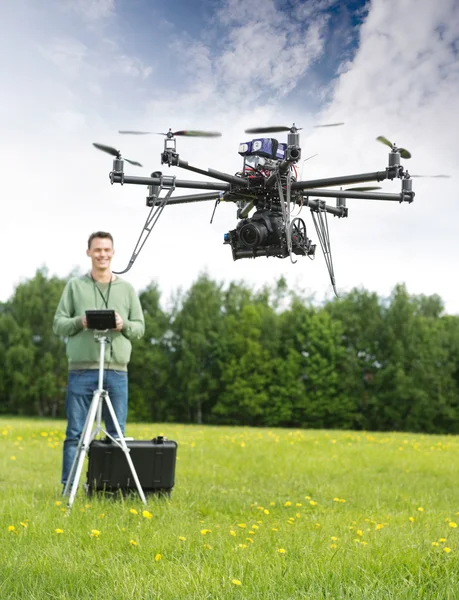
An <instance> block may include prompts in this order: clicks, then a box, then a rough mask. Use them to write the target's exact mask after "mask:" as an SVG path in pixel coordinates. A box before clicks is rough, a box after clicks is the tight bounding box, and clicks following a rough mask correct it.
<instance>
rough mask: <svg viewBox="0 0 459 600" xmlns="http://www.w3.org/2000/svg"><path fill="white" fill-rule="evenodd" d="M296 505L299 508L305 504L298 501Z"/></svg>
mask: <svg viewBox="0 0 459 600" xmlns="http://www.w3.org/2000/svg"><path fill="white" fill-rule="evenodd" d="M295 506H296V507H298V508H299V507H300V506H303V505H302V504H301V502H297V503H296V504H295Z"/></svg>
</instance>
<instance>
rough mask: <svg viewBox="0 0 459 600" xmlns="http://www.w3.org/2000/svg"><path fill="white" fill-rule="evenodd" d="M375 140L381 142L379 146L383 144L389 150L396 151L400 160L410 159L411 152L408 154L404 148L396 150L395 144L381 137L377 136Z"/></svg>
mask: <svg viewBox="0 0 459 600" xmlns="http://www.w3.org/2000/svg"><path fill="white" fill-rule="evenodd" d="M376 140H377V141H378V142H381V144H385V145H386V146H389V148H392V150H394V151H397V152H398V153H399V154H400V156H401V157H402V158H404V159H405V160H408V158H411V152H409V151H408V150H406V149H405V148H397V146H396V145H395V144H392V142H390V141H389V140H388V139H387V138H386V137H384V136H383V135H378V137H377V138H376Z"/></svg>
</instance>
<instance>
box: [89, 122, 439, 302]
mask: <svg viewBox="0 0 459 600" xmlns="http://www.w3.org/2000/svg"><path fill="white" fill-rule="evenodd" d="M340 125H344V123H331V124H326V125H316V126H315V127H335V126H340ZM300 130H301V128H298V127H296V125H295V124H293V125H292V126H291V127H284V126H272V127H271V126H270V127H257V128H253V129H246V130H245V133H246V134H251V135H254V136H257V137H253V138H252V139H251V140H249V141H246V142H242V143H241V144H240V145H239V150H238V153H239V155H240V156H241V157H242V160H243V164H242V168H241V170H240V171H238V172H237V173H235V174H234V175H231V174H228V173H222V172H220V171H217V170H214V169H200V168H197V167H194V166H191V165H190V164H188V162H186V161H184V160H182V159H181V158H180V156H179V154H178V153H177V148H176V143H177V140H176V138H178V137H181V136H188V137H208V138H212V137H220V136H221V133H219V132H217V131H199V130H180V131H175V132H173V131H172V130H171V129H169V131H168V132H167V133H156V132H149V131H119V133H120V134H131V135H147V134H152V133H153V134H157V135H163V136H165V140H164V150H163V152H162V153H161V164H162V165H168V166H169V167H179V168H181V169H185V170H188V171H193V172H194V173H199V174H201V175H205V176H207V177H209V178H212V179H213V180H214V181H187V180H179V179H176V177H175V176H168V175H163V173H162V172H161V171H155V172H153V173H151V176H150V177H137V176H131V175H126V174H125V173H124V162H127V163H129V164H132V165H134V166H140V167H141V166H142V165H141V164H140V163H138V162H137V161H133V160H128V159H126V158H124V159H123V158H122V156H121V152H120V151H119V150H116V149H115V148H113V147H111V146H106V145H104V144H98V143H94V144H93V145H94V146H95V147H96V148H97V149H98V150H101V151H103V152H106V153H108V154H111V155H112V156H114V160H113V169H112V171H111V172H110V174H109V178H110V182H111V184H112V185H113V184H114V183H119V184H121V185H124V184H134V185H144V186H147V188H148V195H147V197H146V204H147V207H149V208H150V212H149V214H148V216H147V218H146V221H145V224H144V226H143V229H142V231H141V234H140V236H139V239H138V241H137V243H136V245H135V248H134V251H133V253H132V255H131V258H130V260H129V263H128V265H127V267H126V268H125V269H124V270H123V271H118V272H115V273H117V274H123V273H126V272H127V271H129V269H130V268H131V267H132V266H133V264H134V262H135V260H136V258H137V256H138V255H139V253H140V251H141V250H142V248H143V246H144V244H145V242H146V240H147V239H148V236H149V235H150V233H151V231H152V229H153V227H154V226H155V225H156V223H157V221H158V219H159V217H160V216H161V213H162V212H163V210H164V208H165V207H166V206H169V205H176V204H186V203H190V202H202V201H215V206H214V209H213V213H212V217H211V221H210V222H211V223H212V221H213V218H214V214H215V210H216V208H217V206H218V205H219V204H220V203H221V202H233V203H234V204H235V205H236V207H237V213H236V216H237V219H238V222H237V225H236V227H235V228H234V229H232V230H231V231H229V232H227V233H225V234H224V236H223V243H224V244H226V245H228V246H230V248H231V252H232V256H233V260H239V259H243V258H259V257H262V256H265V257H277V258H287V257H289V258H290V260H291V262H293V263H294V262H297V260H296V258H295V257H296V256H307V257H308V258H310V259H311V260H312V259H314V258H315V252H316V247H317V245H316V244H313V243H312V240H311V239H310V238H309V237H308V235H307V228H306V223H305V221H304V219H303V218H302V217H301V216H300V214H301V211H302V209H303V208H305V207H307V208H309V209H310V211H311V215H312V220H313V223H314V226H315V229H316V233H317V237H318V240H319V242H320V245H321V248H322V252H323V255H324V258H325V263H326V266H327V269H328V273H329V276H330V280H331V284H332V286H333V290H334V293H335V294H336V296H338V293H337V290H336V280H335V275H334V270H333V260H332V254H331V246H330V235H329V229H328V222H327V214H331V215H333V216H334V217H338V218H345V217H347V216H348V208H347V207H346V200H347V199H348V198H352V199H353V198H356V199H360V200H383V201H394V202H399V203H402V202H408V203H411V202H413V200H414V195H415V193H414V191H413V189H412V183H413V182H412V177H422V175H412V176H410V174H409V173H408V171H406V170H405V169H404V167H403V166H402V165H401V164H400V159H405V160H406V159H409V158H411V153H410V152H409V151H408V150H406V149H405V148H399V147H397V146H396V144H393V143H392V142H390V141H389V140H388V139H387V138H386V137H384V136H378V137H377V138H376V140H377V141H379V142H381V143H382V144H385V145H386V146H389V148H390V152H389V160H388V165H387V166H386V167H385V168H384V169H383V170H381V171H375V172H372V173H362V174H356V175H343V176H340V177H329V178H324V179H313V180H308V181H301V180H299V179H298V163H299V162H300V161H301V147H300V134H299V131H300ZM280 132H287V142H286V143H284V142H279V141H278V140H277V139H275V138H273V137H264V136H265V135H266V134H268V135H269V134H273V133H280ZM309 158H312V157H309ZM306 160H308V158H307V159H305V161H306ZM305 161H303V163H304V162H305ZM432 177H448V176H447V175H434V176H432ZM386 179H390V180H393V179H400V181H401V191H400V193H398V194H397V193H391V194H389V193H381V192H376V190H379V189H381V188H380V187H374V186H373V187H346V188H345V189H342V186H349V185H354V184H361V183H368V182H380V181H383V180H386ZM215 180H216V181H215ZM334 186H336V187H338V186H339V187H341V189H339V190H334V189H325V188H329V187H334ZM178 188H187V189H192V190H193V189H196V190H200V193H195V194H188V195H178V196H176V195H174V193H175V192H176V190H177V189H178ZM323 198H333V199H335V202H336V204H335V205H331V204H326V201H325V200H323ZM252 211H253V213H252V215H251V216H249V215H250V213H251V212H252Z"/></svg>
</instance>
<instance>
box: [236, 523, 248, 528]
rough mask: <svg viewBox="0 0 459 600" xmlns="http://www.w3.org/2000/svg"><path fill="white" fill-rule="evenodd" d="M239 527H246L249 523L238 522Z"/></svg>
mask: <svg viewBox="0 0 459 600" xmlns="http://www.w3.org/2000/svg"><path fill="white" fill-rule="evenodd" d="M238 527H240V528H241V529H245V528H246V527H247V525H246V524H245V523H238Z"/></svg>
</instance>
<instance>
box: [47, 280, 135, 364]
mask: <svg viewBox="0 0 459 600" xmlns="http://www.w3.org/2000/svg"><path fill="white" fill-rule="evenodd" d="M96 286H97V287H96ZM97 288H99V290H100V291H99V290H98V289H97ZM108 291H109V284H108V283H99V282H96V281H93V280H92V279H91V277H90V276H89V275H83V276H82V277H74V278H72V279H71V280H70V281H69V282H68V283H67V285H66V286H65V289H64V291H63V293H62V296H61V299H60V301H59V305H58V307H57V310H56V314H55V316H54V323H53V330H54V333H55V334H56V335H60V336H63V337H66V338H68V339H67V356H68V360H69V369H70V370H74V369H98V368H99V355H100V346H99V343H98V342H97V341H96V340H95V338H94V332H93V331H92V330H88V329H84V328H83V322H82V321H83V316H84V314H85V311H86V310H92V309H105V308H109V309H113V310H115V311H116V312H117V313H118V314H119V315H120V317H121V318H122V319H123V329H122V330H121V331H114V330H113V331H110V332H109V333H108V339H109V343H108V344H107V345H106V346H105V368H106V369H114V370H117V371H127V365H128V363H129V359H130V357H131V350H132V345H131V342H130V339H134V338H141V337H142V336H143V334H144V332H145V320H144V316H143V311H142V307H141V305H140V301H139V298H138V296H137V294H136V292H135V290H134V288H133V287H132V285H131V284H130V283H128V282H127V281H125V280H124V279H121V278H120V277H118V276H117V277H116V279H115V280H114V281H112V283H111V286H110V294H108ZM107 295H108V298H107ZM102 296H103V297H104V298H105V301H107V300H108V301H107V306H106V305H105V301H104V299H103V297H102Z"/></svg>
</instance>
